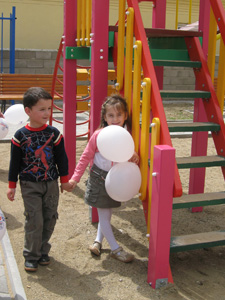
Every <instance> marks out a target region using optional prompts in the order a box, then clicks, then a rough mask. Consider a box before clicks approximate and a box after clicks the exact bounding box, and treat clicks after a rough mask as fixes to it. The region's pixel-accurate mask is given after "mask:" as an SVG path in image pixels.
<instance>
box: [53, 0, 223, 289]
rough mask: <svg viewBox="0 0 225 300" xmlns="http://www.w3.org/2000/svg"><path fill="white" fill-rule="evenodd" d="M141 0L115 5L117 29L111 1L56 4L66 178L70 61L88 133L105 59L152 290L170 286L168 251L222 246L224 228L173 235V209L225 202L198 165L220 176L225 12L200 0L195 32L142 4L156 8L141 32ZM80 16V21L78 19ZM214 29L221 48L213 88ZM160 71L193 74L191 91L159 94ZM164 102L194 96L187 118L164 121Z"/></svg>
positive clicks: (72, 99)
mask: <svg viewBox="0 0 225 300" xmlns="http://www.w3.org/2000/svg"><path fill="white" fill-rule="evenodd" d="M139 2H141V1H138V0H127V6H128V8H127V9H126V5H125V4H126V2H125V0H120V1H119V22H118V26H115V27H113V26H111V27H109V26H108V17H109V15H108V12H109V1H106V0H101V1H100V0H98V1H95V0H93V1H89V0H87V1H78V0H77V1H65V2H64V10H65V12H64V16H65V18H64V35H63V41H62V45H63V47H64V57H63V61H64V64H63V65H64V68H63V74H64V75H63V86H64V91H63V99H64V109H63V117H64V137H65V146H66V150H67V153H68V156H69V159H70V166H71V169H70V173H72V172H73V168H74V166H75V153H76V142H75V138H74V137H75V136H76V126H75V124H76V114H75V111H76V102H77V101H78V99H77V97H76V90H77V84H76V80H77V63H76V60H77V59H81V58H82V57H83V58H84V57H85V58H87V57H90V56H91V106H90V114H91V119H90V134H92V133H93V131H94V130H95V129H96V128H97V127H98V125H99V121H100V120H99V118H100V108H101V104H102V102H103V101H104V98H105V97H106V96H107V94H108V62H109V59H110V58H112V60H113V63H114V67H115V74H116V84H115V89H116V91H117V92H119V93H121V94H123V95H124V96H125V97H126V99H127V101H128V106H129V111H130V113H131V116H132V136H133V139H134V142H135V150H136V151H137V152H138V153H139V155H140V169H141V172H142V185H141V189H140V194H141V196H140V199H141V201H142V204H143V211H144V215H145V220H146V225H147V231H146V232H147V235H148V237H149V264H148V278H147V281H148V283H149V284H150V285H151V286H152V287H153V288H158V287H160V286H163V285H166V284H167V283H168V282H173V279H172V274H171V271H170V266H169V254H170V252H178V251H186V250H191V249H198V248H203V247H204V248H207V247H212V246H218V245H225V232H224V231H219V232H210V233H204V234H195V235H192V236H190V235H187V236H182V237H173V238H171V219H172V209H179V208H188V207H189V208H192V211H201V210H202V207H203V206H206V205H217V204H224V203H225V193H224V192H215V193H210V194H207V193H204V182H205V168H206V167H212V166H220V167H221V170H222V174H223V176H225V158H224V156H225V151H224V146H225V125H224V121H223V114H222V113H223V105H224V90H225V80H224V78H225V76H224V72H225V68H224V55H225V49H224V41H225V12H224V8H223V5H222V2H221V1H220V0H205V1H200V8H199V31H197V32H192V31H181V30H166V29H165V13H166V0H155V1H148V2H153V5H154V7H153V17H152V28H150V29H145V28H144V26H143V22H142V18H141V13H140V10H139V5H138V3H139ZM149 4H152V3H149ZM91 12H92V13H91ZM103 12H104V13H103ZM81 16H82V18H81ZM85 16H88V18H87V19H85ZM90 20H91V22H90ZM209 20H210V21H209ZM125 24H126V25H125ZM217 27H218V28H219V31H220V34H221V42H220V54H219V70H218V79H217V91H216V92H215V89H214V85H213V82H214V69H215V53H216V47H215V45H216V36H217ZM133 37H134V38H135V43H134V42H133ZM75 39H76V40H75ZM200 39H201V41H200ZM112 41H113V43H112ZM208 41H210V43H208ZM90 45H91V47H90ZM124 45H125V49H124ZM90 52H91V53H90ZM163 66H176V67H183V66H185V67H189V68H193V71H194V74H195V78H196V86H195V90H194V91H177V90H176V91H165V90H163V89H162V87H163ZM55 77H56V75H55ZM165 98H166V99H171V98H172V99H192V100H194V116H193V122H192V123H182V124H181V123H179V122H176V123H175V124H174V123H171V124H169V123H167V120H166V117H165V113H164V108H163V101H162V99H165ZM65 99H66V100H65ZM85 100H87V99H85ZM140 115H141V126H140ZM150 128H151V129H150ZM183 131H192V132H193V134H192V150H191V155H190V157H185V158H176V159H175V150H174V148H173V147H172V141H171V137H170V132H183ZM208 132H211V134H212V137H213V140H214V144H215V149H216V151H217V155H216V156H206V154H207V140H208ZM73 141H74V143H73ZM149 141H151V143H149ZM149 144H151V145H150V146H149ZM157 145H158V146H157ZM183 168H190V169H191V170H190V182H189V194H188V195H182V194H183V192H182V184H181V180H180V176H179V169H183ZM96 220H97V215H96V211H92V221H93V222H94V221H96Z"/></svg>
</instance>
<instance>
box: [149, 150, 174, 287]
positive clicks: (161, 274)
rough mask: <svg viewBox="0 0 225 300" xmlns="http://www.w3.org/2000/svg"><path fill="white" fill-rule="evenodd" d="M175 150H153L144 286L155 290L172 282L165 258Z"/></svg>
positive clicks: (171, 203) (170, 210)
mask: <svg viewBox="0 0 225 300" xmlns="http://www.w3.org/2000/svg"><path fill="white" fill-rule="evenodd" d="M174 167H175V149H174V148H172V147H170V146H167V145H159V146H155V147H154V161H153V178H152V204H151V226H150V239H149V260H148V283H149V284H151V286H152V287H153V288H159V287H161V286H164V285H166V284H167V283H168V282H173V280H172V275H171V273H170V265H169V255H170V238H171V221H172V206H173V184H174V174H175V173H174V171H175V168H174Z"/></svg>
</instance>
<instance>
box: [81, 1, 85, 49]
mask: <svg viewBox="0 0 225 300" xmlns="http://www.w3.org/2000/svg"><path fill="white" fill-rule="evenodd" d="M81 16H82V17H81V18H82V19H81V46H85V36H86V0H83V1H82V4H81Z"/></svg>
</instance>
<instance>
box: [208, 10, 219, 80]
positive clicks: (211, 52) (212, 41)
mask: <svg viewBox="0 0 225 300" xmlns="http://www.w3.org/2000/svg"><path fill="white" fill-rule="evenodd" d="M216 33H217V23H216V19H215V17H214V14H213V11H212V8H211V9H210V22H209V45H208V68H209V73H210V75H211V78H212V82H213V81H214V73H215V56H216Z"/></svg>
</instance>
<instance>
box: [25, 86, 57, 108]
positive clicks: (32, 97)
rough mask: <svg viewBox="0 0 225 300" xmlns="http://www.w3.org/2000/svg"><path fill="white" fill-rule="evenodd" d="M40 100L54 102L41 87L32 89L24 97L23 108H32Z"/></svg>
mask: <svg viewBox="0 0 225 300" xmlns="http://www.w3.org/2000/svg"><path fill="white" fill-rule="evenodd" d="M40 99H44V100H49V99H51V100H52V96H51V95H50V94H49V93H48V92H47V91H46V90H44V89H43V88H41V87H31V88H29V89H28V90H27V91H26V92H25V93H24V95H23V106H24V108H25V107H29V108H32V106H34V105H36V104H37V102H38V100H40Z"/></svg>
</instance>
